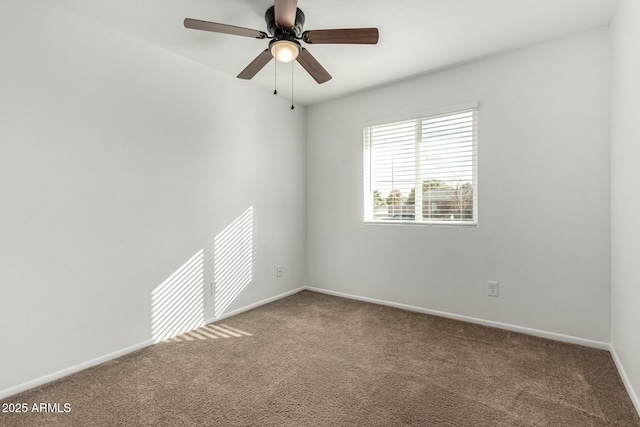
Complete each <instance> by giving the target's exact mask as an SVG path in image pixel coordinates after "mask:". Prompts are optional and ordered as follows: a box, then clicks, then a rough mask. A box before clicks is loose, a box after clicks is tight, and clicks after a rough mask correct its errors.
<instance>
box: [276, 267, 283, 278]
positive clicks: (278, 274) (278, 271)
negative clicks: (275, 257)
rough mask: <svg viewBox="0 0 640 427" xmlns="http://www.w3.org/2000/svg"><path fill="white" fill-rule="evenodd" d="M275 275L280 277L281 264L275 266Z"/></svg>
mask: <svg viewBox="0 0 640 427" xmlns="http://www.w3.org/2000/svg"><path fill="white" fill-rule="evenodd" d="M276 277H282V266H281V265H279V266H277V267H276Z"/></svg>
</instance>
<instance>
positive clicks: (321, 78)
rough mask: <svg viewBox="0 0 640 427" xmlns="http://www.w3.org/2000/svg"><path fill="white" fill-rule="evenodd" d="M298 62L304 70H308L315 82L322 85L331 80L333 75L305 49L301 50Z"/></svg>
mask: <svg viewBox="0 0 640 427" xmlns="http://www.w3.org/2000/svg"><path fill="white" fill-rule="evenodd" d="M296 61H298V62H299V63H300V65H302V68H304V69H305V70H307V73H309V74H310V75H311V77H313V79H314V80H315V81H317V82H318V83H320V84H322V83H324V82H327V81H329V80H331V74H329V73H328V72H327V70H325V69H324V67H323V66H322V65H320V63H319V62H318V61H317V60H316V58H314V57H313V55H311V54H310V53H309V51H308V50H307V49H305V48H301V49H300V54H299V55H298V57H297V58H296Z"/></svg>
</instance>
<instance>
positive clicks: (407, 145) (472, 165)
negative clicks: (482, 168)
mask: <svg viewBox="0 0 640 427" xmlns="http://www.w3.org/2000/svg"><path fill="white" fill-rule="evenodd" d="M453 110H454V111H451V110H449V111H448V112H446V113H441V114H436V115H430V116H427V117H422V118H419V119H413V120H405V121H401V122H395V123H385V124H381V125H376V126H370V127H366V128H364V159H363V160H364V168H363V169H364V220H365V222H375V223H412V224H413V223H420V224H456V225H462V224H477V221H478V213H477V212H478V209H477V205H478V185H477V178H476V175H477V173H476V171H477V124H476V121H477V120H476V117H477V106H476V105H475V104H473V105H471V104H469V105H465V106H463V107H458V108H455V109H453Z"/></svg>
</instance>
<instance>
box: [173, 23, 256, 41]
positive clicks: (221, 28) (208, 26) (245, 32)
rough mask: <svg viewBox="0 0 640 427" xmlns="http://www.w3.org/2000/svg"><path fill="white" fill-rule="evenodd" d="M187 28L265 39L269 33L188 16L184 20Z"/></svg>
mask: <svg viewBox="0 0 640 427" xmlns="http://www.w3.org/2000/svg"><path fill="white" fill-rule="evenodd" d="M184 26H185V28H191V29H193V30H202V31H211V32H212V33H224V34H233V35H234V36H244V37H253V38H256V39H264V38H266V37H267V33H265V32H262V31H258V30H252V29H251V28H243V27H236V26H234V25H227V24H218V23H217V22H209V21H200V20H198V19H191V18H187V19H185V20H184Z"/></svg>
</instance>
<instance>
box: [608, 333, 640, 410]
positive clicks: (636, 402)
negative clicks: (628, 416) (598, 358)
mask: <svg viewBox="0 0 640 427" xmlns="http://www.w3.org/2000/svg"><path fill="white" fill-rule="evenodd" d="M609 353H611V357H612V358H613V362H614V363H615V364H616V368H618V373H619V374H620V378H622V383H623V384H624V387H625V388H626V389H627V393H628V394H629V397H630V398H631V402H633V406H635V407H636V412H638V415H640V399H638V394H637V393H636V391H635V390H634V389H633V385H632V384H631V380H629V377H628V376H627V373H626V371H625V370H624V366H622V361H621V360H620V358H619V357H618V353H616V349H615V347H614V346H613V344H611V345H610V346H609Z"/></svg>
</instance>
